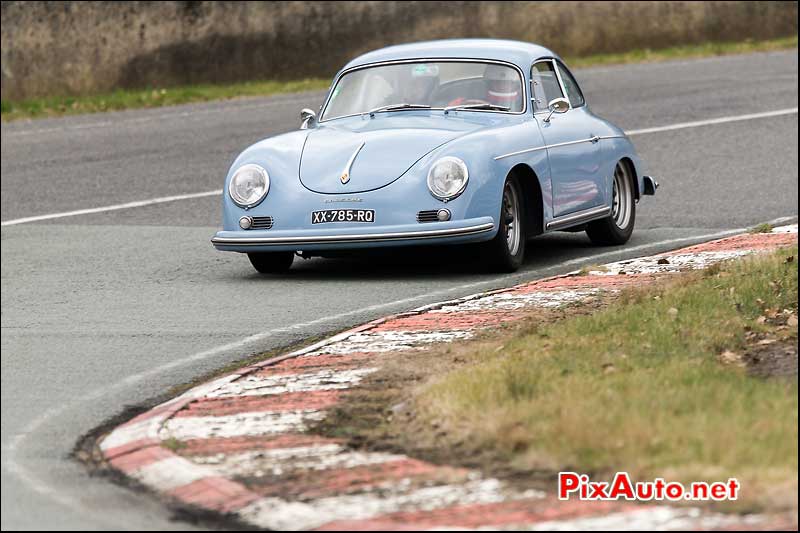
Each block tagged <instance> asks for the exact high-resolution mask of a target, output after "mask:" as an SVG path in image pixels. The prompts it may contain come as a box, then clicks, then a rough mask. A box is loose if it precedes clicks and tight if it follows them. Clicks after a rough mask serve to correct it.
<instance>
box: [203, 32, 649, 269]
mask: <svg viewBox="0 0 800 533" xmlns="http://www.w3.org/2000/svg"><path fill="white" fill-rule="evenodd" d="M300 118H301V126H300V129H299V130H298V131H294V132H290V133H286V134H283V135H278V136H276V137H272V138H269V139H265V140H263V141H261V142H258V143H256V144H254V145H253V146H251V147H249V148H247V149H246V150H245V151H244V152H242V153H241V155H239V157H238V158H237V159H236V161H234V163H233V165H232V166H231V169H230V171H229V172H228V176H227V179H226V182H225V189H224V194H223V197H224V199H223V230H222V231H220V232H218V233H217V234H216V235H215V236H214V238H213V239H212V243H213V244H214V246H215V247H216V248H218V249H219V250H224V251H233V252H244V253H247V255H248V257H249V258H250V261H251V263H252V264H253V266H254V267H255V268H256V270H257V271H259V272H262V273H276V272H282V271H285V270H287V269H289V268H290V267H291V264H292V261H293V259H294V255H295V254H300V255H302V256H304V257H308V256H315V255H322V256H324V255H329V254H340V253H341V251H342V250H352V249H356V248H365V247H378V246H393V247H399V246H417V245H423V244H437V245H439V244H448V245H464V244H467V243H478V244H476V246H483V247H485V250H483V251H482V253H481V254H480V257H481V258H484V259H485V260H486V262H487V263H489V265H490V266H491V267H492V268H494V269H495V270H498V271H506V272H509V271H513V270H515V269H517V268H518V267H519V266H520V264H521V263H522V259H523V255H524V253H525V243H526V240H527V239H528V238H530V237H533V236H535V235H539V234H542V233H546V232H550V231H557V230H567V229H569V230H571V231H575V230H583V229H585V231H586V232H587V233H588V235H589V237H590V238H591V240H592V241H593V242H595V243H597V244H603V245H609V244H622V243H624V242H626V241H627V240H628V239H629V238H630V236H631V233H632V231H633V226H634V222H635V218H636V204H637V202H638V201H639V199H640V197H641V196H642V195H652V194H654V193H655V191H656V188H657V187H658V184H657V182H656V181H655V180H654V179H653V178H651V177H649V176H646V175H644V172H643V168H642V164H641V162H640V160H639V157H638V156H637V154H636V151H635V150H634V147H633V145H632V144H631V142H630V140H629V139H628V138H627V137H626V136H625V133H624V132H623V131H622V130H621V129H620V128H618V127H616V126H614V125H613V124H611V123H610V122H608V121H606V120H604V119H602V118H600V117H597V116H596V115H594V114H593V113H592V112H591V110H590V109H589V106H588V105H587V103H586V100H585V99H584V96H583V94H582V93H581V89H580V87H579V86H578V83H577V82H576V81H575V78H574V77H573V75H572V74H571V73H570V71H569V70H568V69H567V67H566V66H565V65H564V63H563V62H562V61H561V59H560V58H559V57H558V56H557V55H556V54H554V53H553V52H551V51H550V50H547V49H546V48H543V47H541V46H537V45H533V44H529V43H522V42H515V41H502V40H476V39H464V40H445V41H432V42H424V43H416V44H408V45H400V46H392V47H388V48H383V49H381V50H376V51H374V52H370V53H367V54H364V55H362V56H360V57H358V58H356V59H354V60H352V61H351V62H350V63H348V64H347V65H346V66H345V67H344V68H343V69H342V70H341V71H340V72H339V73H338V74H337V75H336V77H335V78H334V80H333V84H332V85H331V88H330V89H329V91H328V94H327V95H326V97H325V100H324V103H323V104H322V107H321V108H320V111H319V115H317V114H316V113H314V112H313V111H311V110H309V109H304V110H303V111H302V112H301V114H300Z"/></svg>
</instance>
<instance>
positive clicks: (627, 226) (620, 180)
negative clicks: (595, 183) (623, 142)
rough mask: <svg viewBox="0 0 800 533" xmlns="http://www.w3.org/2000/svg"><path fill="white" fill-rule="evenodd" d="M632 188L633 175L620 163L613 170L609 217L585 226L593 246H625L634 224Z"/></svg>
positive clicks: (634, 206) (634, 200) (634, 208)
mask: <svg viewBox="0 0 800 533" xmlns="http://www.w3.org/2000/svg"><path fill="white" fill-rule="evenodd" d="M633 187H634V185H633V175H632V174H631V172H630V170H629V167H628V165H626V164H625V163H623V162H621V161H620V162H619V163H617V167H616V168H615V169H614V189H613V191H612V200H611V216H609V217H607V218H604V219H601V220H595V221H594V222H590V223H589V224H588V225H587V226H586V234H587V235H589V239H591V241H592V242H593V243H594V244H599V245H602V246H609V245H615V244H625V243H626V242H628V239H630V238H631V234H633V226H634V224H635V223H636V198H635V196H634V188H633Z"/></svg>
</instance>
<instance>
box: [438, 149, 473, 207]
mask: <svg viewBox="0 0 800 533" xmlns="http://www.w3.org/2000/svg"><path fill="white" fill-rule="evenodd" d="M468 179H469V172H467V165H466V164H464V162H463V161H462V160H460V159H459V158H457V157H443V158H441V159H439V160H438V161H436V162H435V163H434V164H433V166H431V169H430V170H429V171H428V189H430V191H431V194H432V195H434V196H435V197H436V198H438V199H439V200H444V201H445V202H446V201H448V200H452V199H453V198H455V197H456V196H458V195H459V194H461V193H462V192H464V189H466V188H467V180H468Z"/></svg>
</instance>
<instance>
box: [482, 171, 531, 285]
mask: <svg viewBox="0 0 800 533" xmlns="http://www.w3.org/2000/svg"><path fill="white" fill-rule="evenodd" d="M499 220H500V228H499V229H498V230H497V235H495V237H494V238H493V239H492V240H491V241H489V242H487V243H485V244H484V245H483V247H482V250H481V252H482V256H483V258H484V262H485V265H486V266H487V267H488V268H489V269H490V270H492V271H494V272H514V271H516V270H517V269H518V268H519V267H520V266H522V261H523V260H524V259H525V240H526V232H525V199H524V198H523V196H522V187H521V186H520V184H519V182H518V181H517V179H516V178H515V177H514V176H511V177H509V178H508V179H506V183H505V185H504V186H503V199H502V201H501V204H500V218H499Z"/></svg>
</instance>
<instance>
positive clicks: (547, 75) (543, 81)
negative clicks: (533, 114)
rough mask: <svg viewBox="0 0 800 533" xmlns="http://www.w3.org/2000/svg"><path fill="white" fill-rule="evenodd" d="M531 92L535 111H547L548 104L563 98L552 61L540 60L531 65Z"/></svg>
mask: <svg viewBox="0 0 800 533" xmlns="http://www.w3.org/2000/svg"><path fill="white" fill-rule="evenodd" d="M531 92H532V94H533V106H534V111H547V104H548V103H549V102H551V101H553V100H554V99H556V98H563V97H564V95H563V94H561V85H560V84H559V83H558V78H557V77H556V71H555V70H554V69H553V62H552V61H540V62H538V63H534V65H533V66H532V67H531Z"/></svg>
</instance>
